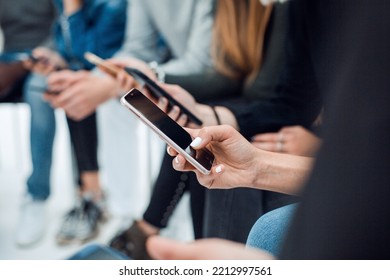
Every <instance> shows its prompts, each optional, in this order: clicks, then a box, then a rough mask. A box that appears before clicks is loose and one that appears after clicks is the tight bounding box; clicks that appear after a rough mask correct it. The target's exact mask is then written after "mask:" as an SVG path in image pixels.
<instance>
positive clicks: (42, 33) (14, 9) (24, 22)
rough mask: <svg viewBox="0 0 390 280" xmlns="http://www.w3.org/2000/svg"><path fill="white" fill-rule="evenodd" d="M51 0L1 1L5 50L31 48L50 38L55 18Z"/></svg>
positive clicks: (0, 22) (0, 23)
mask: <svg viewBox="0 0 390 280" xmlns="http://www.w3.org/2000/svg"><path fill="white" fill-rule="evenodd" d="M55 15H56V12H55V7H54V5H53V3H52V1H51V0H34V1H31V0H18V1H6V0H2V1H0V27H1V29H2V31H3V35H4V49H3V51H4V52H16V51H25V50H31V49H33V48H35V47H37V46H39V45H41V44H43V43H44V42H45V40H47V39H48V38H49V35H50V32H51V26H52V23H53V20H54V18H55Z"/></svg>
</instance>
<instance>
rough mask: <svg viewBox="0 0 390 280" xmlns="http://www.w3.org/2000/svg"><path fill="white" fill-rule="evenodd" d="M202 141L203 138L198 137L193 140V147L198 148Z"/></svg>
mask: <svg viewBox="0 0 390 280" xmlns="http://www.w3.org/2000/svg"><path fill="white" fill-rule="evenodd" d="M200 143H202V138H200V137H196V138H195V139H194V140H193V141H192V142H191V147H192V148H196V147H198V146H199V145H200Z"/></svg>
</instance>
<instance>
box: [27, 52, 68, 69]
mask: <svg viewBox="0 0 390 280" xmlns="http://www.w3.org/2000/svg"><path fill="white" fill-rule="evenodd" d="M32 55H33V56H34V57H36V58H37V59H38V61H37V62H33V61H31V60H26V61H25V62H24V67H25V68H27V69H29V70H31V71H33V72H35V73H38V74H41V75H45V76H47V75H49V74H50V73H52V72H54V71H56V70H58V69H61V68H66V67H67V63H66V62H65V60H64V59H63V58H62V57H61V56H60V55H59V54H58V53H57V52H55V51H52V50H50V49H48V48H44V47H38V48H35V49H34V50H33V52H32Z"/></svg>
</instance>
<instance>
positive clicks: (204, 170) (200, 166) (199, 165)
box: [120, 95, 211, 175]
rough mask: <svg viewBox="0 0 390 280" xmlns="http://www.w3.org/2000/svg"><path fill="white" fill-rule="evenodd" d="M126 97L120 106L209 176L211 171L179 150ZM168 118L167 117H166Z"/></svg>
mask: <svg viewBox="0 0 390 280" xmlns="http://www.w3.org/2000/svg"><path fill="white" fill-rule="evenodd" d="M125 97H126V95H125V96H123V97H122V98H121V99H120V102H121V104H122V105H124V106H125V107H126V108H127V109H129V110H130V111H131V112H132V113H133V114H135V115H136V116H137V117H138V118H139V119H140V120H141V121H142V122H143V123H144V124H146V125H147V126H148V127H150V128H151V129H152V130H153V131H154V132H155V133H156V134H157V135H158V136H159V137H161V138H162V140H163V141H164V142H165V143H166V144H168V145H170V146H172V148H174V149H175V150H176V151H177V152H178V153H179V154H181V155H182V156H183V157H184V158H185V159H186V160H187V161H188V162H189V163H191V164H192V165H193V166H194V167H195V168H196V169H198V170H199V171H200V172H202V173H203V174H204V175H209V174H210V173H211V170H207V169H206V168H204V167H203V166H202V165H201V164H200V163H199V162H198V161H196V160H195V159H194V158H193V157H191V156H190V155H189V154H187V153H186V152H185V151H184V150H183V149H182V148H180V147H179V146H178V145H177V144H176V143H175V142H174V141H173V140H172V139H170V138H169V137H168V136H167V135H165V133H164V132H162V131H161V130H160V129H159V128H158V127H156V126H155V125H154V124H153V123H152V122H151V121H149V120H148V119H147V118H146V117H145V116H144V115H143V114H142V113H141V112H139V111H138V110H137V109H136V108H135V107H134V106H133V105H131V104H130V103H129V102H127V100H126V99H125ZM167 117H168V118H169V116H167Z"/></svg>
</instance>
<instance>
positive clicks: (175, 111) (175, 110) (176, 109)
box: [168, 105, 180, 121]
mask: <svg viewBox="0 0 390 280" xmlns="http://www.w3.org/2000/svg"><path fill="white" fill-rule="evenodd" d="M168 116H169V117H170V118H171V119H172V120H174V121H176V120H177V119H178V118H179V116H180V108H179V107H178V106H176V105H175V106H173V107H172V109H171V110H170V111H169V112H168Z"/></svg>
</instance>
